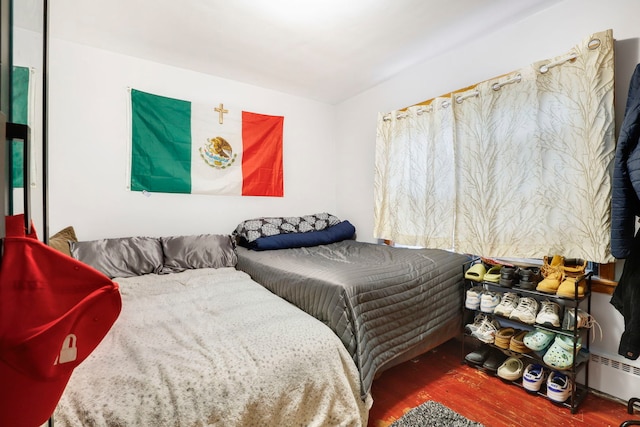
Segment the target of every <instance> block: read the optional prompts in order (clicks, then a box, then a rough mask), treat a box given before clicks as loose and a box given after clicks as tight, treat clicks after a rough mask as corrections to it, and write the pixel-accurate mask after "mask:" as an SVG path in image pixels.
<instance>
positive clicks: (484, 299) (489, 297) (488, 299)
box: [480, 292, 500, 313]
mask: <svg viewBox="0 0 640 427" xmlns="http://www.w3.org/2000/svg"><path fill="white" fill-rule="evenodd" d="M498 304H500V294H499V293H498V292H485V293H483V294H482V296H481V297H480V311H482V312H483V313H493V310H495V309H496V307H497V306H498Z"/></svg>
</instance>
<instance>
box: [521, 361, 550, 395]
mask: <svg viewBox="0 0 640 427" xmlns="http://www.w3.org/2000/svg"><path fill="white" fill-rule="evenodd" d="M547 373H548V371H547V370H546V369H545V368H544V367H543V366H542V365H538V364H534V363H530V364H528V365H527V367H526V368H524V373H523V374H522V387H524V388H525V389H526V390H529V391H540V387H542V384H543V383H544V380H545V379H546V378H547Z"/></svg>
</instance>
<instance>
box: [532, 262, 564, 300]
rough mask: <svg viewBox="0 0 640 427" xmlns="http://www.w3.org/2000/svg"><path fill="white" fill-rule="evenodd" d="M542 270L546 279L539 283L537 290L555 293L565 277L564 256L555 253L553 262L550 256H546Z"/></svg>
mask: <svg viewBox="0 0 640 427" xmlns="http://www.w3.org/2000/svg"><path fill="white" fill-rule="evenodd" d="M541 271H542V276H543V277H544V279H542V280H541V281H540V283H538V286H536V290H537V291H540V292H545V293H549V294H555V293H556V292H557V291H558V288H559V287H560V283H562V280H563V279H564V257H563V256H562V255H554V256H553V258H552V259H551V262H549V257H548V256H545V257H544V264H543V265H542V268H541Z"/></svg>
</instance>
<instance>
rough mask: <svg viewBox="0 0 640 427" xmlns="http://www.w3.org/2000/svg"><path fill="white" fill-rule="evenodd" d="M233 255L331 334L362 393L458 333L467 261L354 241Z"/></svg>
mask: <svg viewBox="0 0 640 427" xmlns="http://www.w3.org/2000/svg"><path fill="white" fill-rule="evenodd" d="M237 253H238V265H237V268H238V269H239V270H242V271H245V272H247V273H248V274H249V275H251V277H252V278H253V279H254V280H255V281H256V282H258V283H260V284H262V285H263V286H265V287H266V288H267V289H269V290H271V291H272V292H273V293H275V294H277V295H279V296H281V297H282V298H284V299H286V300H287V301H290V302H291V303H293V304H295V305H296V306H298V307H300V308H301V309H303V310H304V311H306V312H307V313H309V314H311V315H312V316H314V317H315V318H317V319H319V320H321V321H322V322H323V323H325V324H326V325H327V326H329V327H330V328H331V329H332V330H333V331H334V332H335V333H336V335H337V336H338V337H339V338H340V340H341V341H342V342H343V344H344V346H345V348H346V349H347V350H348V351H349V354H351V356H352V358H353V360H354V361H355V363H356V365H357V367H358V370H359V372H360V379H361V386H362V391H363V395H364V394H366V393H368V392H369V390H370V388H371V384H372V382H373V378H374V376H375V374H376V372H378V371H380V370H382V369H384V368H385V367H388V366H390V365H392V364H395V363H397V359H398V358H400V357H402V356H403V355H407V354H412V355H416V354H419V352H417V350H420V352H423V351H426V350H428V349H430V348H433V347H435V346H437V345H439V344H441V343H442V342H444V341H446V340H448V339H450V338H452V337H454V336H456V335H457V334H459V333H460V328H461V324H462V320H461V316H462V309H461V307H462V301H463V300H462V295H463V287H464V277H463V267H464V264H465V263H467V262H468V261H469V258H468V257H467V256H464V255H460V254H456V253H452V252H448V251H444V250H440V249H407V248H396V247H390V246H386V245H376V244H372V243H363V242H357V241H353V240H346V241H342V242H337V243H332V244H329V245H321V246H312V247H307V248H295V249H281V250H271V251H252V250H248V249H246V248H243V247H238V248H237Z"/></svg>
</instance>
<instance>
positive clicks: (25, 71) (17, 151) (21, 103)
mask: <svg viewBox="0 0 640 427" xmlns="http://www.w3.org/2000/svg"><path fill="white" fill-rule="evenodd" d="M29 73H30V70H29V68H28V67H13V68H12V70H11V121H12V122H13V123H17V124H20V125H26V124H28V119H29ZM11 162H12V164H11V169H12V187H13V188H22V187H23V186H24V177H23V176H22V175H23V174H22V172H23V167H24V142H23V141H13V142H12V144H11Z"/></svg>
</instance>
